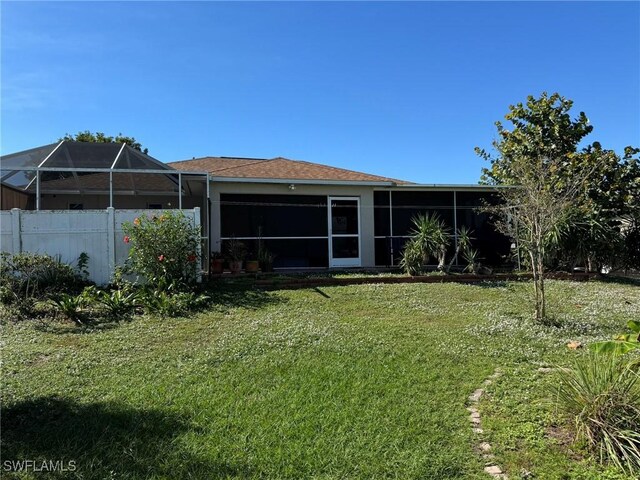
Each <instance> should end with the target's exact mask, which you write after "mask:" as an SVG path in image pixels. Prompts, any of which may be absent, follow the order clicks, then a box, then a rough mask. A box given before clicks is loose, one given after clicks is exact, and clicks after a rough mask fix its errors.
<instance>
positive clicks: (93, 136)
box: [58, 130, 149, 154]
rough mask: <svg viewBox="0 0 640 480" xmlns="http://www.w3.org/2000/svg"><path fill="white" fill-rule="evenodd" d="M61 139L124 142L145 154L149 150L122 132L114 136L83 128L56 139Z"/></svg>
mask: <svg viewBox="0 0 640 480" xmlns="http://www.w3.org/2000/svg"><path fill="white" fill-rule="evenodd" d="M63 140H71V141H75V142H93V143H126V144H127V145H129V146H130V147H131V148H134V149H136V150H138V151H140V152H142V153H145V154H146V153H148V152H149V149H148V148H145V149H143V148H142V145H141V144H140V142H138V141H137V140H136V139H135V138H134V137H127V136H125V135H122V133H118V135H116V136H115V137H110V136H107V135H105V134H104V133H103V132H96V133H92V132H90V131H89V130H85V131H84V132H78V133H76V134H75V135H72V134H70V133H66V134H65V135H64V137H62V138H59V139H58V141H59V142H61V141H63Z"/></svg>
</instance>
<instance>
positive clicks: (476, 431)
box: [473, 427, 484, 435]
mask: <svg viewBox="0 0 640 480" xmlns="http://www.w3.org/2000/svg"><path fill="white" fill-rule="evenodd" d="M473 433H475V434H478V435H480V434H482V433H484V430H482V429H481V428H479V427H474V428H473Z"/></svg>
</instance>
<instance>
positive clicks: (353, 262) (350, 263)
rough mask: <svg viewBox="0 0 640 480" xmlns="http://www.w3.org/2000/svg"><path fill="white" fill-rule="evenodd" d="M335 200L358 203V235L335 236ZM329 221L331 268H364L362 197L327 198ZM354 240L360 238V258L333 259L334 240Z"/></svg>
mask: <svg viewBox="0 0 640 480" xmlns="http://www.w3.org/2000/svg"><path fill="white" fill-rule="evenodd" d="M333 200H349V201H355V202H356V209H357V213H358V233H357V234H353V233H348V234H335V235H334V234H333V218H332V208H331V204H332V202H333ZM327 209H328V212H327V213H328V215H327V221H328V223H329V267H360V266H362V240H361V231H362V228H361V227H362V226H361V224H360V197H344V196H335V197H334V196H328V198H327ZM334 237H336V238H340V237H345V238H353V237H358V257H357V258H333V238H334Z"/></svg>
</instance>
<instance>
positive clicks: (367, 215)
mask: <svg viewBox="0 0 640 480" xmlns="http://www.w3.org/2000/svg"><path fill="white" fill-rule="evenodd" d="M295 187H296V188H295V191H291V190H290V189H289V184H288V183H240V182H238V183H236V182H211V184H210V196H211V218H210V221H211V249H212V250H214V251H220V249H221V246H222V241H221V222H220V220H221V216H220V195H221V194H224V193H234V194H272V195H325V196H344V197H359V198H360V256H361V257H360V258H361V262H362V266H363V267H373V266H375V252H374V234H373V233H374V232H373V187H372V186H351V185H304V184H297V183H296V184H295Z"/></svg>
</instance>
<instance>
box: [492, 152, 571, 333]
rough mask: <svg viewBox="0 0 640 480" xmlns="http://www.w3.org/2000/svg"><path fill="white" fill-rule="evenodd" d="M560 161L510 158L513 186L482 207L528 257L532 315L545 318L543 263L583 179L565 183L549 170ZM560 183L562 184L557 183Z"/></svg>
mask: <svg viewBox="0 0 640 480" xmlns="http://www.w3.org/2000/svg"><path fill="white" fill-rule="evenodd" d="M558 163H560V160H558V159H553V158H544V157H538V158H530V157H526V156H521V157H513V158H512V159H511V162H510V164H509V170H510V172H511V173H512V174H514V175H517V178H518V179H519V181H518V185H517V186H511V187H506V188H501V189H499V190H498V195H499V196H500V197H501V200H502V201H501V202H500V203H498V204H497V205H494V206H487V207H485V210H486V211H488V212H490V213H492V214H493V215H494V217H495V225H496V228H497V229H498V230H499V231H500V232H501V233H503V234H505V235H507V236H509V237H510V238H513V239H517V240H518V244H519V246H520V248H522V249H523V250H524V251H525V252H526V253H527V255H528V256H529V261H530V263H531V270H532V272H533V286H534V294H535V318H536V320H538V321H543V320H545V319H546V315H547V312H546V298H545V283H544V280H545V263H546V260H547V259H548V256H549V254H550V253H551V252H552V251H553V248H554V247H555V246H556V245H557V244H558V242H559V238H560V235H561V232H562V230H563V229H564V228H566V226H567V225H568V224H570V222H571V219H572V217H573V216H574V215H575V211H576V202H575V198H576V196H577V192H578V191H580V189H581V188H582V183H583V178H580V177H574V178H573V179H571V180H570V181H569V183H567V181H565V180H564V179H562V178H561V177H558V176H557V175H554V174H553V172H554V171H555V170H556V169H557V168H558ZM560 183H562V185H560Z"/></svg>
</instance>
